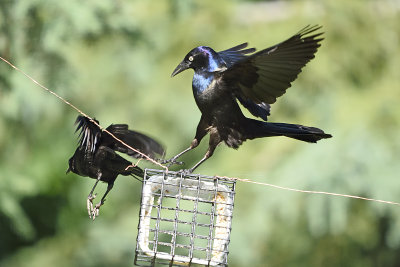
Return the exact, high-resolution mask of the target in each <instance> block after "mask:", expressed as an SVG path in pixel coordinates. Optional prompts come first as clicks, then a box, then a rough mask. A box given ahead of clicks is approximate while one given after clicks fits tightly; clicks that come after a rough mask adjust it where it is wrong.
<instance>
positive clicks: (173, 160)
mask: <svg viewBox="0 0 400 267" xmlns="http://www.w3.org/2000/svg"><path fill="white" fill-rule="evenodd" d="M159 162H160V163H161V164H167V167H170V166H172V165H183V164H185V162H183V161H176V158H170V159H160V161H159Z"/></svg>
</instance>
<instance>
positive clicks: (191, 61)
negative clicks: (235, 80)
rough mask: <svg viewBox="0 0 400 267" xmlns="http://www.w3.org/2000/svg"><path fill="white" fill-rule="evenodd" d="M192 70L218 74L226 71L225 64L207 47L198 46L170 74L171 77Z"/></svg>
mask: <svg viewBox="0 0 400 267" xmlns="http://www.w3.org/2000/svg"><path fill="white" fill-rule="evenodd" d="M189 68H190V69H193V70H194V71H195V72H197V71H204V72H220V71H224V70H226V69H227V65H226V62H225V61H224V60H223V59H222V58H221V57H220V56H219V55H218V53H217V52H215V51H214V50H213V49H212V48H210V47H208V46H198V47H196V48H194V49H192V51H190V52H189V53H188V54H187V55H186V56H185V58H184V59H183V60H182V62H181V63H180V64H179V65H178V66H177V67H176V69H175V70H174V71H173V72H172V75H171V76H172V77H173V76H175V75H176V74H178V73H180V72H182V71H184V70H187V69H189Z"/></svg>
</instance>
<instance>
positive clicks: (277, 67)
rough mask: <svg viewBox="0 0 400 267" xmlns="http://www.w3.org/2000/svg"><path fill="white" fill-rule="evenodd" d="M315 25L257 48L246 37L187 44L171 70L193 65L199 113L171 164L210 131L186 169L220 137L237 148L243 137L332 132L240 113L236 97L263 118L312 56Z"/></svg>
mask: <svg viewBox="0 0 400 267" xmlns="http://www.w3.org/2000/svg"><path fill="white" fill-rule="evenodd" d="M320 28H321V26H311V27H310V26H307V27H305V28H303V29H302V30H300V31H299V32H298V33H296V34H295V35H293V36H292V37H290V38H289V39H287V40H286V41H283V42H281V43H279V44H277V45H274V46H271V47H269V48H267V49H264V50H261V51H259V52H257V53H253V52H255V51H256V49H255V48H246V47H247V43H243V44H241V45H238V46H235V47H232V48H230V49H227V50H224V51H221V52H215V51H214V50H213V49H212V48H210V47H207V46H199V47H196V48H194V49H193V50H191V51H190V52H189V53H188V54H187V55H186V56H185V58H184V59H183V61H182V62H181V63H180V64H179V65H178V66H177V67H176V69H175V70H174V72H173V73H172V75H171V76H175V75H176V74H178V73H180V72H182V71H184V70H186V69H189V68H191V69H193V70H194V76H193V81H192V89H193V95H194V98H195V100H196V104H197V106H198V108H199V109H200V111H201V113H202V115H201V119H200V122H199V124H198V126H197V130H196V135H195V138H194V140H193V141H192V143H191V145H190V147H189V148H187V149H185V150H184V151H182V152H181V153H179V154H178V155H176V156H175V157H173V158H171V159H170V160H167V161H166V162H170V163H171V164H173V163H177V162H176V160H177V159H178V158H179V157H180V156H181V155H182V154H184V153H186V152H187V151H189V150H191V149H193V148H195V147H197V146H198V145H199V143H200V141H201V139H202V138H203V137H204V136H205V135H206V134H207V133H210V141H209V147H208V150H207V153H206V154H205V156H204V157H203V158H202V159H201V160H200V161H199V162H198V163H197V164H195V165H194V166H193V167H192V168H191V169H188V170H186V172H189V173H191V172H193V170H194V169H196V168H197V167H198V166H199V165H200V164H201V163H203V162H204V161H205V160H207V159H208V158H209V157H211V156H212V154H213V153H214V150H215V148H216V147H217V145H218V144H219V143H221V142H225V144H226V145H227V146H229V147H232V148H235V149H237V148H238V147H239V146H240V145H241V144H242V143H243V142H244V141H245V140H247V139H254V138H260V137H269V136H286V137H290V138H294V139H297V140H301V141H305V142H310V143H316V142H317V141H318V140H320V139H324V138H330V137H332V136H331V135H330V134H325V133H324V131H322V130H321V129H318V128H315V127H308V126H303V125H298V124H287V123H273V122H263V121H259V120H254V119H249V118H246V117H245V116H244V115H243V113H242V112H241V110H240V107H239V105H238V103H237V100H238V101H239V102H240V103H241V104H242V105H243V106H244V107H245V108H247V109H248V110H249V111H250V113H251V114H252V115H254V116H256V117H259V118H261V119H263V120H264V121H266V120H267V117H268V115H270V104H273V103H275V101H276V99H277V98H278V97H279V96H281V95H283V94H284V93H285V91H286V89H287V88H289V87H290V86H291V82H293V81H294V80H295V79H296V78H297V75H298V74H299V73H300V72H301V69H302V68H303V67H304V66H305V65H306V64H307V62H309V61H310V60H311V59H313V58H314V54H315V53H316V52H317V49H318V47H319V46H320V42H321V41H322V40H323V38H322V37H321V35H322V33H321V32H316V31H317V30H319V29H320Z"/></svg>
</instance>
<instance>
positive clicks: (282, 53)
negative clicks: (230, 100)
mask: <svg viewBox="0 0 400 267" xmlns="http://www.w3.org/2000/svg"><path fill="white" fill-rule="evenodd" d="M320 28H321V26H307V27H305V28H303V29H302V30H300V31H299V32H298V33H296V34H295V35H293V36H292V37H290V38H289V39H287V40H286V41H283V42H281V43H279V44H277V45H274V46H271V47H269V48H267V49H264V50H261V51H259V52H257V53H254V54H252V55H250V56H246V59H245V60H243V59H242V60H241V61H240V62H238V63H237V64H235V65H233V66H232V68H230V69H228V70H226V71H225V72H224V81H225V82H226V83H227V85H228V86H229V85H231V88H235V89H236V90H237V91H238V92H236V95H239V96H241V97H242V98H243V99H244V100H246V101H254V102H255V103H257V104H260V103H266V104H272V103H275V101H276V98H278V97H279V96H281V95H283V94H284V93H285V92H286V89H287V88H289V87H290V86H291V82H293V81H294V80H295V79H296V78H297V75H298V74H299V73H300V72H301V69H302V68H303V67H304V66H305V65H306V64H307V63H308V62H309V61H310V60H311V59H313V58H314V54H315V53H316V52H317V49H318V47H320V41H321V40H323V38H321V35H322V32H320V33H314V32H315V31H317V30H319V29H320ZM311 33H314V34H312V35H310V34H311ZM234 84H239V86H236V87H234Z"/></svg>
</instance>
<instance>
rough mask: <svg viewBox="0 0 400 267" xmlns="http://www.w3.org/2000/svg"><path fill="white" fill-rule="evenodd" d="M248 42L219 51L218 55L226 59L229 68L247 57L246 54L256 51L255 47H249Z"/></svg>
mask: <svg viewBox="0 0 400 267" xmlns="http://www.w3.org/2000/svg"><path fill="white" fill-rule="evenodd" d="M247 45H248V44H247V43H243V44H240V45H237V46H235V47H232V48H229V49H227V50H224V51H221V52H218V55H219V56H220V57H221V58H222V59H223V60H224V61H225V63H226V65H227V67H228V68H230V67H232V66H233V65H234V64H236V63H238V62H240V61H241V60H243V59H245V58H246V54H249V53H253V52H255V51H256V49H255V48H247V49H245V48H246V47H247Z"/></svg>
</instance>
